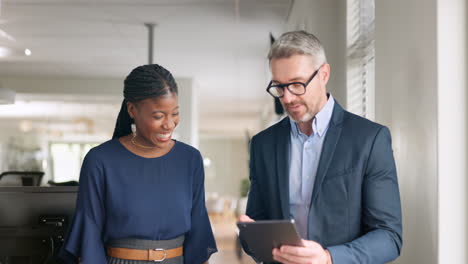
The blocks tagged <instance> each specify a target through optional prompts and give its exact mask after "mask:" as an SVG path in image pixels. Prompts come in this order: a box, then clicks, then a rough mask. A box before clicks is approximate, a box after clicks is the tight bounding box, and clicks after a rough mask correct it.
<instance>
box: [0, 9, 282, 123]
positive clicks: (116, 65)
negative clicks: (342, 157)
mask: <svg viewBox="0 0 468 264" xmlns="http://www.w3.org/2000/svg"><path fill="white" fill-rule="evenodd" d="M290 2H291V1H290V0H255V1H254V0H113V1H111V0H0V4H1V9H0V11H1V14H0V30H1V31H0V46H3V47H7V48H9V49H10V54H9V55H8V56H4V57H0V76H16V77H28V76H35V77H38V76H40V77H44V78H49V77H50V78H53V77H56V76H60V77H68V76H70V77H74V78H87V77H93V78H99V77H105V78H109V77H115V78H122V79H123V78H124V77H125V76H126V75H127V74H128V72H129V71H130V70H131V69H132V68H134V67H135V66H137V65H141V64H145V63H147V61H148V57H147V56H148V31H147V28H146V27H145V26H144V23H145V22H152V23H156V24H157V26H156V28H155V42H154V53H155V54H154V61H155V62H156V63H160V64H162V65H164V66H165V67H167V68H168V69H169V70H170V71H172V72H173V74H174V75H175V76H178V77H189V78H193V80H194V82H195V83H196V85H197V89H198V90H197V95H198V99H199V102H200V111H201V114H202V116H201V117H200V118H201V119H203V117H204V116H205V117H206V118H207V119H209V116H210V114H214V115H215V116H217V118H219V116H220V115H223V113H226V117H227V118H228V117H230V116H232V117H235V116H236V115H237V114H238V115H239V116H246V115H255V114H256V113H259V111H260V109H261V102H264V101H265V100H268V97H267V95H266V93H265V91H264V86H265V84H266V83H267V81H268V78H269V76H268V68H267V63H266V59H265V57H266V55H267V52H268V47H269V33H270V32H272V33H273V34H275V35H277V34H279V33H281V32H282V31H283V27H284V24H285V22H286V18H287V15H288V10H289V6H290ZM26 48H27V49H30V50H31V52H32V55H31V56H25V55H24V53H23V51H24V49H26ZM11 50H13V51H11ZM0 56H1V50H0ZM116 89H121V87H117V88H116ZM231 121H235V119H233V120H231Z"/></svg>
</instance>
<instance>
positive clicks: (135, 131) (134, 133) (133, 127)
mask: <svg viewBox="0 0 468 264" xmlns="http://www.w3.org/2000/svg"><path fill="white" fill-rule="evenodd" d="M130 127H131V129H132V134H133V137H136V135H137V129H136V125H135V123H132V124H131V125H130Z"/></svg>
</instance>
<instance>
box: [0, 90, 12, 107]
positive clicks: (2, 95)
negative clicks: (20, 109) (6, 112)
mask: <svg viewBox="0 0 468 264" xmlns="http://www.w3.org/2000/svg"><path fill="white" fill-rule="evenodd" d="M15 95H16V93H15V91H14V90H12V89H8V88H0V104H14V103H15Z"/></svg>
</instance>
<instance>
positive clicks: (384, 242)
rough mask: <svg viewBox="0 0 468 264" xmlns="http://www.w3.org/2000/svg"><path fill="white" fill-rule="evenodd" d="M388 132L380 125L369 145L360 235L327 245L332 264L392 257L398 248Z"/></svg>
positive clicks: (397, 196)
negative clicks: (347, 240) (344, 241)
mask: <svg viewBox="0 0 468 264" xmlns="http://www.w3.org/2000/svg"><path fill="white" fill-rule="evenodd" d="M391 145H392V144H391V136H390V131H389V130H388V129H387V128H386V127H383V128H381V129H380V130H379V131H378V133H377V135H376V137H375V139H374V142H373V145H372V148H371V151H370V154H369V157H368V161H367V165H366V169H365V175H364V182H363V192H362V225H363V228H364V233H365V234H364V235H362V236H361V237H359V238H357V239H355V240H353V241H351V242H349V243H346V244H342V245H336V246H331V247H328V248H327V249H328V251H329V252H330V254H331V256H332V260H333V264H345V263H346V264H348V263H349V264H358V263H359V264H366V263H368V264H376V263H386V262H389V261H392V260H394V259H396V258H397V257H398V256H399V255H400V251H401V248H402V220H401V204H400V194H399V189H398V180H397V173H396V167H395V161H394V158H393V151H392V146H391Z"/></svg>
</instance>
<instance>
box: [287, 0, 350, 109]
mask: <svg viewBox="0 0 468 264" xmlns="http://www.w3.org/2000/svg"><path fill="white" fill-rule="evenodd" d="M301 29H304V30H306V31H308V32H310V33H312V34H314V35H315V36H316V37H317V38H319V39H320V41H321V42H322V45H323V46H324V48H325V53H326V54H327V60H328V63H329V64H330V66H331V79H330V81H329V82H328V85H327V89H328V90H329V91H330V92H331V93H332V94H333V97H334V98H335V99H336V100H338V102H339V103H340V104H341V105H342V106H343V107H345V106H346V1H343V0H295V1H294V5H293V6H292V8H291V12H290V14H289V18H288V22H287V30H288V31H291V30H301Z"/></svg>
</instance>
